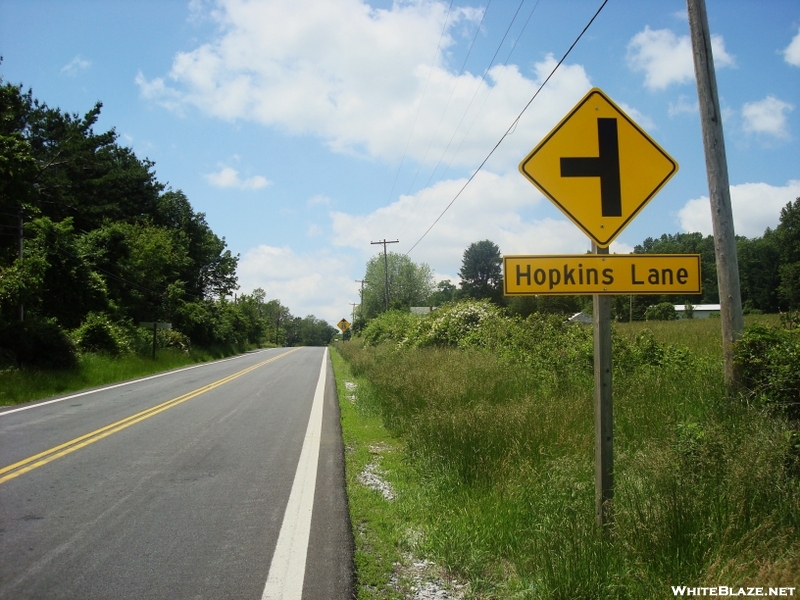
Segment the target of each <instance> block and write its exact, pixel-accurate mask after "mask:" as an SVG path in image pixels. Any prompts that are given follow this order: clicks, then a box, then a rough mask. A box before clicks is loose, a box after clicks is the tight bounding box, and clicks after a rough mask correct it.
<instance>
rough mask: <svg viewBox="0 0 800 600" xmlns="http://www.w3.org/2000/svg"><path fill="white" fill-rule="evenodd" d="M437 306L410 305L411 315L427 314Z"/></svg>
mask: <svg viewBox="0 0 800 600" xmlns="http://www.w3.org/2000/svg"><path fill="white" fill-rule="evenodd" d="M437 308H438V306H412V307H411V314H412V315H427V314H428V313H430V312H433V311H434V310H436V309H437Z"/></svg>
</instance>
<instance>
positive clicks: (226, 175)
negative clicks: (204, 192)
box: [205, 167, 272, 190]
mask: <svg viewBox="0 0 800 600" xmlns="http://www.w3.org/2000/svg"><path fill="white" fill-rule="evenodd" d="M205 178H206V180H207V181H208V182H209V183H210V184H211V185H213V186H215V187H221V188H236V189H241V190H260V189H261V188H265V187H267V186H268V185H270V184H271V183H272V182H271V181H269V180H268V179H267V178H266V177H262V176H261V175H256V176H254V177H250V178H248V179H241V178H240V177H239V172H238V171H237V170H236V169H232V168H231V167H223V168H222V169H221V170H220V171H219V172H217V173H206V175H205Z"/></svg>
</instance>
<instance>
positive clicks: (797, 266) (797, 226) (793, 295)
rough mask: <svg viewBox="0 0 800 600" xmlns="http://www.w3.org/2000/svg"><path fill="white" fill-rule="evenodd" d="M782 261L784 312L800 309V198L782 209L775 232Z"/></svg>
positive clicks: (782, 300)
mask: <svg viewBox="0 0 800 600" xmlns="http://www.w3.org/2000/svg"><path fill="white" fill-rule="evenodd" d="M773 235H774V237H775V243H776V246H777V249H778V256H779V260H780V270H779V276H780V284H779V286H778V298H779V302H780V307H781V308H782V309H784V310H798V309H800V198H796V199H795V201H794V202H789V203H788V204H787V205H786V206H784V207H783V208H782V209H781V216H780V222H779V223H778V226H777V227H776V228H775V232H774V234H773Z"/></svg>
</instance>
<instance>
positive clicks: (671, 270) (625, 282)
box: [503, 254, 702, 296]
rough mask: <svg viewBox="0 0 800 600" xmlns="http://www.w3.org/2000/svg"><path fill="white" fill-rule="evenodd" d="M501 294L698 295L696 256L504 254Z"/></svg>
mask: <svg viewBox="0 0 800 600" xmlns="http://www.w3.org/2000/svg"><path fill="white" fill-rule="evenodd" d="M503 277H504V286H505V295H506V296H542V295H556V296H557V295H581V294H701V293H702V278H701V276H700V255H699V254H571V255H548V256H504V257H503Z"/></svg>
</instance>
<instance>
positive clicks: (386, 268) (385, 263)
mask: <svg viewBox="0 0 800 600" xmlns="http://www.w3.org/2000/svg"><path fill="white" fill-rule="evenodd" d="M399 242H400V240H390V241H388V242H387V241H386V238H384V239H383V240H382V241H380V242H370V244H383V274H384V276H385V279H386V294H385V296H384V300H385V301H386V311H387V312H388V311H389V259H388V258H386V244H397V243H399Z"/></svg>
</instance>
